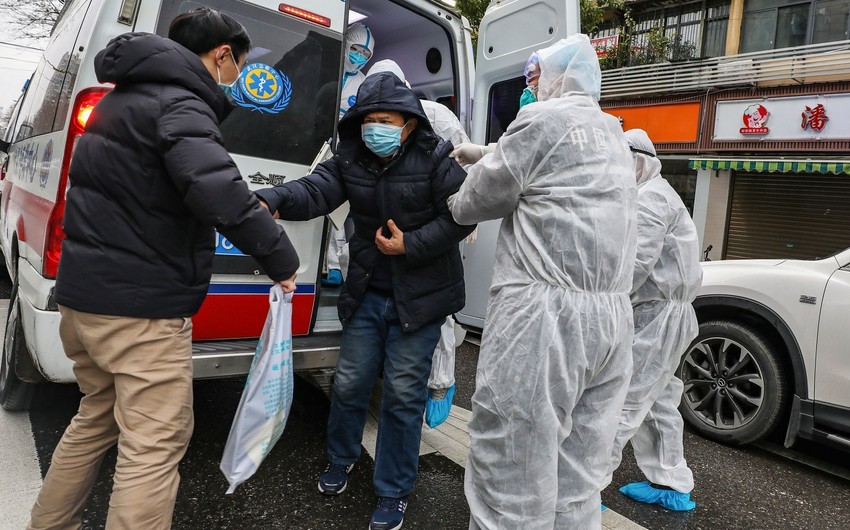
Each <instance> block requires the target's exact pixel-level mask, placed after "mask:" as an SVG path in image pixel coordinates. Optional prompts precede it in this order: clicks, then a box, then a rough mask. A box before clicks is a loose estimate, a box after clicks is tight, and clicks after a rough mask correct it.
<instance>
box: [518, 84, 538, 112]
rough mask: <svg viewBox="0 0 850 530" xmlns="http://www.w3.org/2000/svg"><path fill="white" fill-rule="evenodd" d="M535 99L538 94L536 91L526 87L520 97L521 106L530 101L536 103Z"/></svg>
mask: <svg viewBox="0 0 850 530" xmlns="http://www.w3.org/2000/svg"><path fill="white" fill-rule="evenodd" d="M535 101H537V96H536V95H534V92H532V91H531V89H530V88H528V87H525V90H523V91H522V95H521V96H520V97H519V108H523V107H524V106H526V105H528V104H529V103H534V102H535Z"/></svg>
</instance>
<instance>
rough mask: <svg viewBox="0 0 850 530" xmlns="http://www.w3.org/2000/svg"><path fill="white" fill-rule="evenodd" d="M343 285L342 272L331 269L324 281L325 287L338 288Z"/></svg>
mask: <svg viewBox="0 0 850 530" xmlns="http://www.w3.org/2000/svg"><path fill="white" fill-rule="evenodd" d="M338 285H342V271H340V270H339V269H331V270H329V271H328V277H327V278H323V279H322V286H323V287H337V286H338Z"/></svg>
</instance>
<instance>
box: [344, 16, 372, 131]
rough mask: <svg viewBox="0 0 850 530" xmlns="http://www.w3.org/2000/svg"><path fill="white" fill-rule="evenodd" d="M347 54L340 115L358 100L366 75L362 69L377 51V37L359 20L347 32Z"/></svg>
mask: <svg viewBox="0 0 850 530" xmlns="http://www.w3.org/2000/svg"><path fill="white" fill-rule="evenodd" d="M345 48H346V54H345V56H344V57H343V61H344V64H343V68H344V70H345V72H344V73H343V74H342V93H341V95H340V98H339V117H340V118H342V117H343V116H344V115H345V113H346V111H348V109H349V108H350V107H351V106H352V105H354V103H356V102H357V89H359V88H360V85H362V84H363V80H364V79H366V76H365V75H364V74H363V72H362V71H361V70H362V69H363V67H364V66H366V63H368V62H369V60H370V59H371V58H372V55H373V54H374V53H375V38H374V37H373V36H372V32H371V31H370V30H369V28H368V27H366V26H365V25H363V24H361V23H360V22H357V23H355V24H352V25H350V26H348V32H347V33H346V34H345Z"/></svg>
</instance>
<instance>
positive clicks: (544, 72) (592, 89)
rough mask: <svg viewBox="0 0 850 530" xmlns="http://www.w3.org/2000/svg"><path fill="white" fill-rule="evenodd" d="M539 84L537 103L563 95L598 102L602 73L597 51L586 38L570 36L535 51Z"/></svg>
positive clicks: (583, 36)
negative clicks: (584, 97)
mask: <svg viewBox="0 0 850 530" xmlns="http://www.w3.org/2000/svg"><path fill="white" fill-rule="evenodd" d="M537 55H538V57H539V62H540V81H539V85H538V89H537V100H538V101H546V100H547V99H554V98H558V97H561V96H563V95H565V94H568V93H572V94H584V95H587V96H590V97H592V98H593V99H594V100H595V101H599V95H600V92H601V89H602V71H601V70H600V69H599V59H597V57H596V51H595V50H594V49H593V46H591V45H590V39H588V38H587V35H581V34H579V35H572V36H571V37H568V38H566V39H561V40H559V41H558V42H556V43H555V44H553V45H551V46H549V47H548V48H543V49H542V50H538V51H537Z"/></svg>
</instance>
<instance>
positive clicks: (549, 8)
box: [457, 0, 580, 328]
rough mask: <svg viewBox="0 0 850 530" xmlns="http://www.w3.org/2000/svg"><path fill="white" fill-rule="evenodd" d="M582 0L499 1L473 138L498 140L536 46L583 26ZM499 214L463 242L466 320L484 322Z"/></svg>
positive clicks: (483, 37)
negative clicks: (468, 240) (496, 218)
mask: <svg viewBox="0 0 850 530" xmlns="http://www.w3.org/2000/svg"><path fill="white" fill-rule="evenodd" d="M579 22H580V19H579V2H578V0H513V1H506V2H498V3H496V2H494V3H493V4H491V7H490V8H489V9H488V10H487V13H486V14H485V15H484V18H483V19H482V20H481V24H480V26H479V30H478V50H477V61H476V65H475V89H474V96H473V105H472V131H471V133H472V134H471V135H470V138H471V139H472V141H473V142H474V143H477V144H482V145H485V144H488V143H493V142H496V141H498V139H499V137H501V136H502V134H503V133H504V132H505V129H507V128H508V125H509V124H510V123H511V121H513V119H514V118H515V117H516V114H517V112H518V111H519V98H520V95H521V94H522V91H523V90H524V89H525V76H524V75H523V69H524V68H525V63H526V61H528V57H529V56H530V55H531V54H532V52H534V51H536V50H539V49H541V48H545V47H547V46H549V45H550V44H552V43H554V42H556V41H558V40H560V39H563V38H566V37H568V36H569V35H572V34H574V33H578V31H579ZM500 224H501V221H500V220H495V221H487V222H485V223H481V224H479V225H478V238H477V240H476V241H475V242H474V243H469V244H467V243H464V244H463V246H462V255H463V260H464V262H463V266H464V271H465V280H466V307H464V308H463V310H461V312H460V313H459V314H458V315H457V319H458V321H459V322H461V323H462V324H466V325H469V326H475V327H479V328H482V327H484V315H485V313H486V310H487V299H488V297H489V290H490V281H491V279H492V277H493V261H494V258H495V255H496V236H497V234H498V231H499V226H500Z"/></svg>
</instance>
